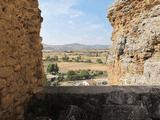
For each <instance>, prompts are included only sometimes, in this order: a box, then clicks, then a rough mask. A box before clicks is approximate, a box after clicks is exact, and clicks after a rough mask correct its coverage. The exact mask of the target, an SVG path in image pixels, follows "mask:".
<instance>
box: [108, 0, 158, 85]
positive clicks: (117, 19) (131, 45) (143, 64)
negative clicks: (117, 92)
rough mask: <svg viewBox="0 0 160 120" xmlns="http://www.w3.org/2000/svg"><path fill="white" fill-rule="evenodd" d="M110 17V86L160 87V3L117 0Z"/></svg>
mask: <svg viewBox="0 0 160 120" xmlns="http://www.w3.org/2000/svg"><path fill="white" fill-rule="evenodd" d="M108 18H109V20H110V22H111V24H112V26H113V34H112V41H113V47H112V49H111V52H110V55H109V58H108V72H109V80H110V81H109V82H110V84H116V85H160V0H117V2H116V3H115V4H114V5H113V7H111V8H110V10H109V15H108Z"/></svg>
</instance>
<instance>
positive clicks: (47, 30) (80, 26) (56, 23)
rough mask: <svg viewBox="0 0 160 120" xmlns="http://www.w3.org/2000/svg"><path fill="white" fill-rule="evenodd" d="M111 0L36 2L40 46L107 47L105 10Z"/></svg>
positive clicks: (108, 39) (53, 0)
mask: <svg viewBox="0 0 160 120" xmlns="http://www.w3.org/2000/svg"><path fill="white" fill-rule="evenodd" d="M113 1H114V0H39V7H40V9H41V11H42V13H41V14H42V17H43V23H42V29H41V36H42V38H43V43H45V44H50V45H63V44H71V43H81V44H88V45H93V44H103V45H110V44H111V32H112V27H111V25H110V23H109V21H108V20H107V17H106V16H107V9H108V8H109V7H110V6H111V5H112V3H113Z"/></svg>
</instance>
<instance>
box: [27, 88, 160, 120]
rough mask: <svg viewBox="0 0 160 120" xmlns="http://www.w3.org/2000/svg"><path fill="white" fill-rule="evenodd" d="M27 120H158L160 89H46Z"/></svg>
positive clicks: (32, 105) (31, 105) (30, 105)
mask: <svg viewBox="0 0 160 120" xmlns="http://www.w3.org/2000/svg"><path fill="white" fill-rule="evenodd" d="M26 118H27V120H159V119H160V89H159V88H158V87H142V86H141V87H131V86H129V87H118V86H115V87H113V86H108V87H60V88H53V87H50V88H44V89H42V90H41V91H40V92H38V93H37V94H35V95H34V96H33V97H32V99H31V100H30V102H29V103H28V108H27V114H26Z"/></svg>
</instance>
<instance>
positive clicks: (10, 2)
mask: <svg viewBox="0 0 160 120" xmlns="http://www.w3.org/2000/svg"><path fill="white" fill-rule="evenodd" d="M41 21H42V18H41V16H40V10H39V9H38V1H37V0H0V120H23V119H24V118H23V114H24V107H25V104H26V102H27V101H28V100H29V98H30V95H31V94H32V93H33V90H34V89H36V88H37V87H38V86H40V85H41V82H42V78H43V71H42V62H41V59H42V53H41V49H42V47H41V41H40V35H39V33H40V27H41V26H40V23H41Z"/></svg>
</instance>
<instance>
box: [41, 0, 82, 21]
mask: <svg viewBox="0 0 160 120" xmlns="http://www.w3.org/2000/svg"><path fill="white" fill-rule="evenodd" d="M40 2H41V4H40V8H41V9H42V10H43V11H42V14H43V16H61V15H67V16H69V17H71V18H74V17H79V16H81V15H83V12H82V11H80V10H77V9H75V8H74V6H76V5H77V4H78V2H79V0H47V2H46V1H43V0H40Z"/></svg>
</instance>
